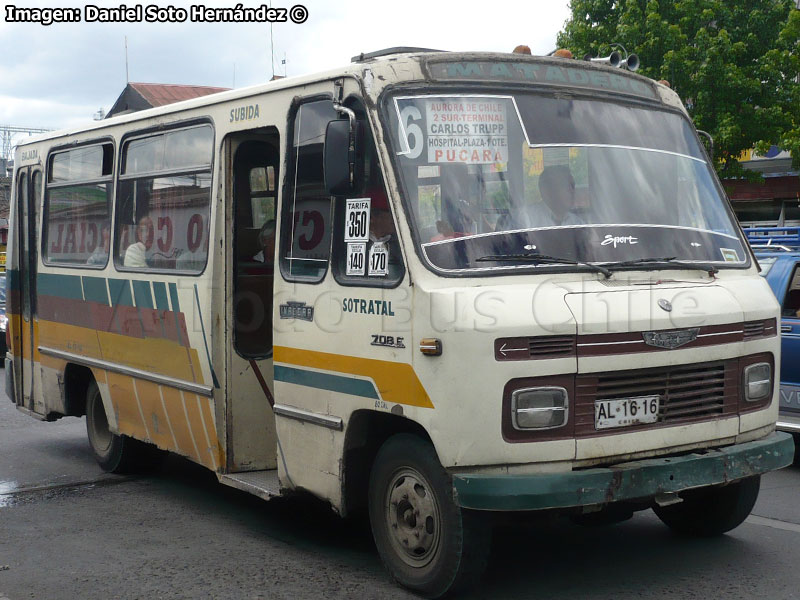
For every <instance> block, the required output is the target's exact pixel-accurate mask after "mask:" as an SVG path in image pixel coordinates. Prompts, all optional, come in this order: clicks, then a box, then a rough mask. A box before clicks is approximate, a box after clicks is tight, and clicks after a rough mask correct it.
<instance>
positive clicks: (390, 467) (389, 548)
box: [369, 434, 491, 598]
mask: <svg viewBox="0 0 800 600" xmlns="http://www.w3.org/2000/svg"><path fill="white" fill-rule="evenodd" d="M369 517H370V524H371V526H372V534H373V536H374V538H375V545H376V546H377V548H378V552H379V554H380V556H381V559H382V560H383V563H384V565H386V568H387V569H388V570H389V573H391V575H392V577H394V579H395V580H396V581H397V582H398V583H400V584H401V585H403V586H405V587H407V588H410V589H412V590H414V591H415V592H418V593H420V594H423V595H424V596H427V597H429V598H438V597H441V596H443V595H444V594H446V593H448V592H452V591H456V590H458V589H463V588H465V587H466V586H468V585H470V584H471V583H472V582H474V581H475V580H477V579H478V578H479V577H480V575H481V574H482V572H483V570H484V569H485V567H486V558H487V556H488V553H489V545H490V540H491V528H490V525H489V522H488V520H487V518H486V515H483V514H481V513H478V512H474V511H467V510H463V509H461V508H460V507H458V506H457V505H456V503H455V502H454V500H453V488H452V482H451V480H450V477H449V476H448V475H447V472H446V471H445V470H444V468H442V466H441V464H440V463H439V459H438V457H437V456H436V452H435V450H434V449H433V446H431V444H430V443H428V442H425V441H424V440H422V439H421V438H419V437H417V436H415V435H409V434H399V435H395V436H393V437H391V438H390V439H389V440H387V441H386V442H385V443H384V445H383V446H382V447H381V449H380V450H379V451H378V455H377V456H376V458H375V462H374V464H373V467H372V473H371V475H370V486H369Z"/></svg>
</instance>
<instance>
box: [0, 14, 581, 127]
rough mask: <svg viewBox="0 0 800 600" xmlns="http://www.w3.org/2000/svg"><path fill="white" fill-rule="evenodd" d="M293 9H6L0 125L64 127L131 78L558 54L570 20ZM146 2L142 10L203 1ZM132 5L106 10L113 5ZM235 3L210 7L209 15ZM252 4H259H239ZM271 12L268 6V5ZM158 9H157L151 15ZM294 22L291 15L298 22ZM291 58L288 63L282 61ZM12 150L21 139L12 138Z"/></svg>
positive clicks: (220, 77) (246, 77)
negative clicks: (241, 14) (53, 13)
mask: <svg viewBox="0 0 800 600" xmlns="http://www.w3.org/2000/svg"><path fill="white" fill-rule="evenodd" d="M272 1H273V6H274V7H278V8H286V9H291V7H293V6H295V3H298V2H303V6H304V7H305V8H306V9H307V20H306V21H305V22H303V23H301V24H297V23H293V22H291V21H289V22H286V23H275V24H273V25H272V28H271V29H272V46H271V44H270V37H271V36H270V25H269V24H266V23H197V22H192V21H191V19H190V18H187V20H186V22H182V23H147V22H141V23H135V22H127V23H101V22H94V23H92V22H85V20H83V17H85V6H86V3H83V4H82V3H76V2H69V1H67V2H64V1H52V2H31V1H29V0H19V1H18V2H12V3H8V2H5V3H0V6H2V14H0V126H9V125H11V126H15V127H31V128H48V129H60V128H63V127H72V126H76V125H80V124H81V123H85V122H87V121H91V119H92V116H93V115H94V114H95V113H96V112H97V111H98V110H99V109H103V110H104V111H108V110H109V109H110V108H111V106H112V105H113V104H114V101H115V100H116V99H117V97H118V96H119V94H120V93H121V92H122V90H123V88H124V87H125V83H126V74H125V38H126V37H127V56H128V77H129V79H128V81H133V82H145V83H177V84H192V85H209V86H219V87H228V88H230V87H236V88H241V87H245V86H248V85H254V84H258V83H263V82H265V81H268V80H269V79H270V77H271V76H272V74H273V67H272V59H271V56H274V63H275V67H274V72H275V73H276V74H278V75H283V74H284V72H285V73H286V75H288V76H290V77H291V76H293V75H305V74H309V73H314V72H316V71H322V70H326V69H330V68H335V67H337V66H343V65H346V64H347V63H349V62H350V58H351V57H352V56H355V55H357V54H359V53H361V52H369V51H373V50H378V49H381V48H388V47H392V46H419V47H427V48H436V49H440V50H477V51H484V50H485V51H499V52H510V51H511V50H512V49H513V48H514V46H516V45H517V44H527V45H528V46H530V48H531V50H532V51H533V53H534V54H547V53H548V52H550V51H551V50H553V49H554V48H555V40H556V35H557V34H558V32H559V31H560V30H561V29H563V25H564V22H565V21H566V20H567V17H568V16H569V8H568V0H554V1H550V2H546V1H544V0H533V1H529V2H519V1H518V0H494V1H491V2H478V1H473V0H459V1H458V2H449V1H440V2H437V1H433V0H403V1H402V2H391V3H389V2H381V0H336V1H334V0H286V1H284V0H272ZM197 2H198V0H194V2H181V1H176V0H172V1H171V2H170V0H160V1H159V0H153V1H152V2H148V0H145V3H144V4H143V5H142V6H143V7H145V8H146V7H147V6H149V5H150V6H156V7H160V8H165V7H168V6H170V5H172V6H174V7H179V8H186V9H187V10H188V8H189V6H190V5H192V4H196V3H197ZM122 4H125V6H127V7H129V8H130V7H134V6H136V4H135V3H134V1H133V0H129V1H128V2H125V1H124V0H122V1H119V2H105V1H103V0H96V6H99V7H104V8H107V7H108V8H110V7H119V6H121V5H122ZM236 4H237V3H236V2H232V1H216V0H208V1H206V3H205V4H204V5H203V6H205V7H207V8H215V7H218V8H222V7H227V8H233V7H235V6H236ZM241 4H242V5H243V6H245V7H259V6H261V3H260V2H256V1H251V0H243V1H242V2H241ZM265 4H266V2H265ZM9 6H15V7H19V8H57V7H62V8H77V9H80V15H81V17H82V21H81V22H80V23H55V24H52V25H49V26H44V25H41V24H38V23H19V22H8V20H7V17H8V14H7V7H9ZM151 10H152V9H151ZM295 14H296V13H295ZM284 58H285V60H286V64H285V65H283V64H282V61H283V60H284ZM15 141H17V140H15Z"/></svg>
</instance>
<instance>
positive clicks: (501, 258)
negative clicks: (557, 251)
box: [477, 253, 611, 279]
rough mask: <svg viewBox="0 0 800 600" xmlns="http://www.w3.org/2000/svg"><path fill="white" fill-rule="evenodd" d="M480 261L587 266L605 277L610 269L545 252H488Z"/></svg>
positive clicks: (609, 275)
mask: <svg viewBox="0 0 800 600" xmlns="http://www.w3.org/2000/svg"><path fill="white" fill-rule="evenodd" d="M477 261H478V262H481V261H492V262H527V263H532V264H535V265H575V266H579V267H588V268H590V269H592V270H593V271H597V272H598V273H602V274H603V275H605V276H606V279H608V278H609V277H611V271H610V270H609V269H606V268H605V267H601V266H600V265H595V264H592V263H587V262H581V261H579V260H572V259H571V258H561V257H559V256H548V255H547V254H535V253H523V254H488V255H486V256H481V257H480V258H479V259H477Z"/></svg>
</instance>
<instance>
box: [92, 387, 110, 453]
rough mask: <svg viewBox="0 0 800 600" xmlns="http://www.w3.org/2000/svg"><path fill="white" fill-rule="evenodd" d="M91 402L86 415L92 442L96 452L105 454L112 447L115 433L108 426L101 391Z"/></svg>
mask: <svg viewBox="0 0 800 600" xmlns="http://www.w3.org/2000/svg"><path fill="white" fill-rule="evenodd" d="M89 404H90V406H89V413H88V414H87V416H86V419H87V423H88V425H89V440H90V441H91V442H92V447H93V448H94V450H95V452H97V453H98V454H100V455H102V456H105V455H106V454H108V451H109V450H110V449H111V442H112V441H113V435H112V433H111V430H110V429H109V428H108V419H107V418H106V411H105V409H104V408H103V401H102V399H101V398H100V392H97V393H96V394H95V395H94V397H93V398H92V401H91V402H90V403H89Z"/></svg>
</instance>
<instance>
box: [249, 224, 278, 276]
mask: <svg viewBox="0 0 800 600" xmlns="http://www.w3.org/2000/svg"><path fill="white" fill-rule="evenodd" d="M258 243H259V245H260V246H261V249H260V250H259V251H258V252H256V253H255V254H254V255H253V260H254V261H256V262H260V263H269V266H270V268H272V265H273V262H274V257H275V219H270V220H269V221H267V222H266V223H264V224H263V225H262V226H261V230H260V231H259V232H258Z"/></svg>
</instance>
